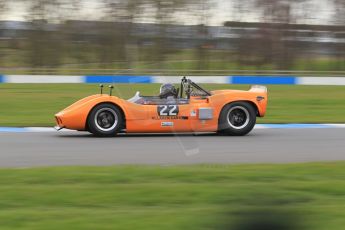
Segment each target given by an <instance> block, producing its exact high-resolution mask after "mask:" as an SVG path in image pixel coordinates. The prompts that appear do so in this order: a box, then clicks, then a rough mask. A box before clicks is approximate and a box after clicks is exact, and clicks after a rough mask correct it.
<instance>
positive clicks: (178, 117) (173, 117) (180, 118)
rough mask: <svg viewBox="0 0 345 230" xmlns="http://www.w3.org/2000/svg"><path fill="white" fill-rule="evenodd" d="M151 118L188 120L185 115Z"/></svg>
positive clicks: (155, 118) (153, 118) (154, 118)
mask: <svg viewBox="0 0 345 230" xmlns="http://www.w3.org/2000/svg"><path fill="white" fill-rule="evenodd" d="M152 120H188V117H187V116H157V117H152Z"/></svg>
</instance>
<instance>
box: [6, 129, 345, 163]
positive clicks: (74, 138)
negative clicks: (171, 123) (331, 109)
mask: <svg viewBox="0 0 345 230" xmlns="http://www.w3.org/2000/svg"><path fill="white" fill-rule="evenodd" d="M335 160H345V129H332V128H331V129H327V128H322V129H256V130H253V131H252V132H251V133H250V134H249V135H248V136H244V137H228V136H217V135H215V134H202V135H193V134H182V135H174V134H171V135H147V134H135V135H133V134H132V135H122V136H118V137H113V138H96V137H93V136H92V135H90V134H88V133H84V132H32V133H31V132H28V133H0V167H34V166H52V165H115V164H161V165H174V164H195V163H285V162H315V161H335Z"/></svg>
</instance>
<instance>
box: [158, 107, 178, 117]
mask: <svg viewBox="0 0 345 230" xmlns="http://www.w3.org/2000/svg"><path fill="white" fill-rule="evenodd" d="M157 111H158V115H159V116H177V114H178V106H177V105H159V106H157Z"/></svg>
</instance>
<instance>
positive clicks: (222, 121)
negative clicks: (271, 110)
mask: <svg viewBox="0 0 345 230" xmlns="http://www.w3.org/2000/svg"><path fill="white" fill-rule="evenodd" d="M255 123H256V110H255V108H254V107H253V105H251V104H249V103H248V102H234V103H231V104H228V105H226V106H224V108H223V109H222V112H221V114H220V116H219V124H218V131H219V133H221V134H226V135H231V136H243V135H246V134H248V133H249V132H250V131H251V130H252V129H253V128H254V126H255Z"/></svg>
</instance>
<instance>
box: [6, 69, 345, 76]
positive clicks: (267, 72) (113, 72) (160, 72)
mask: <svg viewBox="0 0 345 230" xmlns="http://www.w3.org/2000/svg"><path fill="white" fill-rule="evenodd" d="M0 74H3V75H23V74H25V75H26V74H30V75H156V76H159V75H168V76H169V75H171V76H181V75H186V76H192V75H199V76H231V75H239V76H241V75H256V76H267V75H268V76H330V77H331V76H337V77H345V71H294V70H193V69H72V68H71V69H69V68H64V69H62V68H0Z"/></svg>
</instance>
